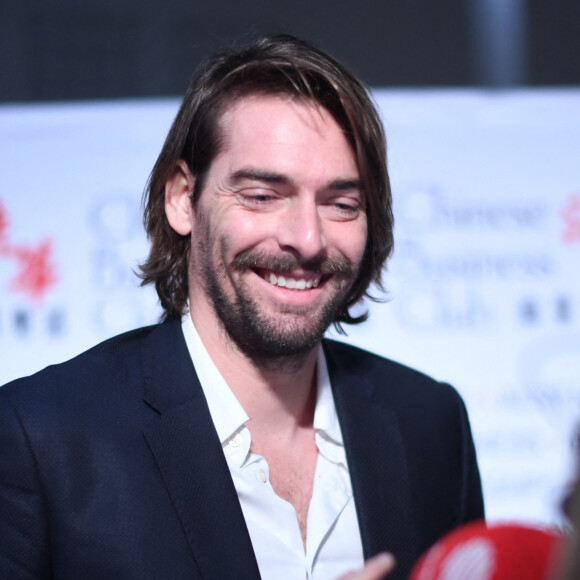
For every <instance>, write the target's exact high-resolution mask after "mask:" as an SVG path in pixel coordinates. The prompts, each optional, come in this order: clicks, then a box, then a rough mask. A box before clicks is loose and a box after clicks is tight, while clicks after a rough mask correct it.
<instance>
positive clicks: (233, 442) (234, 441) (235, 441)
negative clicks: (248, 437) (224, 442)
mask: <svg viewBox="0 0 580 580" xmlns="http://www.w3.org/2000/svg"><path fill="white" fill-rule="evenodd" d="M241 444H242V436H241V435H240V434H239V433H236V434H235V435H234V436H233V437H232V438H231V439H230V440H229V441H228V445H229V446H230V447H239V446H240V445H241Z"/></svg>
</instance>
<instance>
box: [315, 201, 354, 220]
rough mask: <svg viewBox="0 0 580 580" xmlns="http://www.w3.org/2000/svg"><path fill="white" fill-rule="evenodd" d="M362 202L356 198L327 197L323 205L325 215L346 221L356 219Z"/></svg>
mask: <svg viewBox="0 0 580 580" xmlns="http://www.w3.org/2000/svg"><path fill="white" fill-rule="evenodd" d="M361 206H362V204H361V202H360V201H359V200H358V199H355V198H351V197H345V196H341V197H339V198H333V199H329V200H328V201H327V203H326V204H325V206H324V212H325V214H326V217H328V218H329V219H332V220H335V221H348V220H354V219H356V218H357V217H358V216H359V214H360V212H361V210H362V207H361Z"/></svg>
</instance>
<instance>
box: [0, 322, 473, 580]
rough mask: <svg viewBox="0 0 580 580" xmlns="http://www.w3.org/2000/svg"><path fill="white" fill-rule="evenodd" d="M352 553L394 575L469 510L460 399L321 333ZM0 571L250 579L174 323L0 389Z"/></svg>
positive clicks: (226, 481) (233, 503)
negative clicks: (346, 470) (351, 524)
mask: <svg viewBox="0 0 580 580" xmlns="http://www.w3.org/2000/svg"><path fill="white" fill-rule="evenodd" d="M324 348H325V352H326V357H327V361H328V368H329V373H330V377H331V382H332V386H333V391H334V397H335V401H336V407H337V412H338V416H339V419H340V423H341V427H342V430H343V436H344V443H345V448H346V453H347V458H348V462H349V467H350V473H351V479H352V485H353V491H354V497H355V505H356V508H357V513H358V518H359V525H360V532H361V537H362V543H363V549H364V554H365V557H369V556H371V555H373V554H375V553H377V552H378V551H381V550H388V551H391V552H393V553H394V554H395V556H396V558H397V561H398V566H397V570H396V572H395V573H394V574H393V575H392V576H391V577H390V578H392V579H397V578H399V579H403V578H406V576H407V574H408V572H409V570H410V568H411V566H412V564H413V562H414V561H415V560H416V559H417V558H418V556H419V555H420V554H421V553H422V552H423V551H424V550H425V549H426V548H428V547H429V546H430V545H431V544H433V543H434V542H435V541H436V540H437V539H438V538H439V537H441V536H442V535H443V534H444V533H445V532H447V531H449V530H451V529H452V528H454V527H456V526H458V525H460V524H462V523H463V522H466V521H469V520H472V519H476V518H481V517H483V502H482V496H481V486H480V480H479V473H478V469H477V463H476V459H475V453H474V448H473V443H472V439H471V433H470V428H469V423H468V419H467V414H466V411H465V407H464V405H463V402H462V401H461V398H460V397H459V395H458V394H457V393H456V392H455V391H454V390H453V389H452V388H451V387H450V386H448V385H444V384H440V383H437V382H435V381H433V380H432V379H429V378H428V377H426V376H425V375H423V374H421V373H418V372H416V371H414V370H411V369H409V368H406V367H403V366H401V365H399V364H396V363H394V362H391V361H388V360H385V359H383V358H380V357H378V356H375V355H373V354H370V353H368V352H364V351H362V350H359V349H356V348H353V347H350V346H347V345H344V344H341V343H337V342H332V341H324ZM0 450H1V452H0V578H3V579H12V578H14V579H28V578H34V579H38V578H57V579H67V580H68V579H70V580H79V579H80V578H83V579H93V578H94V579H95V580H103V579H105V580H109V579H116V578H119V579H122V580H131V579H139V580H144V579H155V580H160V579H175V580H181V579H197V578H204V579H209V578H215V579H220V580H222V579H227V578H244V579H245V578H249V579H251V578H259V572H258V568H257V564H256V560H255V557H254V553H253V550H252V545H251V542H250V537H249V534H248V531H247V528H246V525H245V521H244V517H243V514H242V511H241V508H240V504H239V502H238V499H237V495H236V490H235V488H234V485H233V482H232V479H231V477H230V473H229V470H228V466H227V464H226V461H225V458H224V455H223V452H222V448H221V444H220V442H219V440H218V437H217V434H216V432H215V429H214V426H213V423H212V420H211V417H210V414H209V410H208V407H207V403H206V401H205V398H204V396H203V392H202V389H201V386H200V384H199V381H198V380H197V376H196V374H195V370H194V367H193V365H192V361H191V358H190V356H189V354H188V351H187V347H186V344H185V341H184V338H183V335H182V332H181V328H180V323H179V321H177V320H173V321H169V322H166V323H163V324H161V325H158V326H153V327H148V328H143V329H139V330H136V331H132V332H130V333H127V334H124V335H121V336H118V337H116V338H113V339H111V340H109V341H106V342H104V343H102V344H100V345H99V346H97V347H95V348H93V349H91V350H89V351H87V352H86V353H84V354H82V355H80V356H78V357H77V358H75V359H73V360H71V361H69V362H67V363H64V364H62V365H55V366H52V367H48V368H47V369H45V370H43V371H41V372H40V373H37V374H36V375H33V376H32V377H28V378H25V379H19V380H17V381H14V382H13V383H10V384H8V385H6V386H5V387H3V388H2V389H0Z"/></svg>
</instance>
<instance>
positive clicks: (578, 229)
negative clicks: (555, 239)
mask: <svg viewBox="0 0 580 580" xmlns="http://www.w3.org/2000/svg"><path fill="white" fill-rule="evenodd" d="M560 216H561V217H562V219H563V220H564V226H565V228H564V233H563V234H562V239H563V240H564V243H565V244H577V243H580V195H571V196H570V197H569V198H568V201H567V202H566V205H565V206H564V209H563V210H562V211H561V212H560Z"/></svg>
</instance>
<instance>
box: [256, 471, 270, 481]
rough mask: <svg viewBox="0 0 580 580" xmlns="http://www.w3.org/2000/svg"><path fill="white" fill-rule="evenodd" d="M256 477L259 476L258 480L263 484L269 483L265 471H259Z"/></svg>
mask: <svg viewBox="0 0 580 580" xmlns="http://www.w3.org/2000/svg"><path fill="white" fill-rule="evenodd" d="M256 475H257V476H258V479H259V480H260V481H261V482H262V483H266V482H267V481H268V477H267V476H266V472H265V471H264V470H263V469H258V472H257V474H256Z"/></svg>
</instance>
